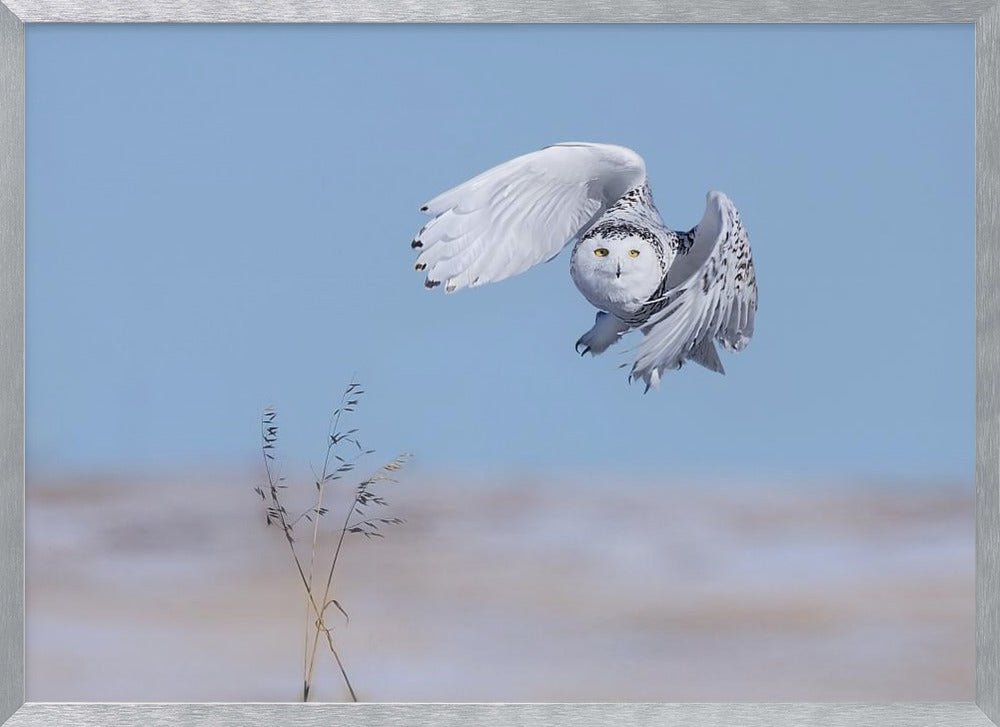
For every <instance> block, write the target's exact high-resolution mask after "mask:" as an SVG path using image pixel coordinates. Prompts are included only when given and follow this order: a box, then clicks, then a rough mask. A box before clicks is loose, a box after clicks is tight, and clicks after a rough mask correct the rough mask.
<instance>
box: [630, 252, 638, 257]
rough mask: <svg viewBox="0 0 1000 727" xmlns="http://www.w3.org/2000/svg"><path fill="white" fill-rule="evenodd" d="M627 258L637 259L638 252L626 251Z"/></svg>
mask: <svg viewBox="0 0 1000 727" xmlns="http://www.w3.org/2000/svg"><path fill="white" fill-rule="evenodd" d="M628 256H629V257H639V251H638V250H629V251H628Z"/></svg>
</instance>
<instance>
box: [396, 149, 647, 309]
mask: <svg viewBox="0 0 1000 727" xmlns="http://www.w3.org/2000/svg"><path fill="white" fill-rule="evenodd" d="M645 178H646V165H645V164H644V163H643V161H642V157H640V156H639V155H638V154H636V153H635V152H634V151H632V150H631V149H626V148H625V147H621V146H614V145H611V144H583V143H565V144H555V145H553V146H549V147H546V148H544V149H542V150H540V151H536V152H533V153H531V154H525V155H524V156H520V157H517V158H516V159H512V160H511V161H509V162H505V163H503V164H501V165H499V166H496V167H494V168H493V169H490V170H488V171H486V172H483V173H482V174H480V175H479V176H477V177H474V178H473V179H470V180H469V181H467V182H465V183H463V184H460V185H459V186H457V187H455V188H453V189H450V190H448V191H447V192H444V193H443V194H440V195H438V196H437V197H435V198H434V199H432V200H430V201H429V202H427V203H426V204H425V205H424V206H423V207H422V208H421V210H422V211H424V212H426V213H427V214H430V215H433V216H434V219H432V220H431V221H430V222H428V223H427V225H426V226H425V227H424V229H423V230H421V232H420V234H419V235H418V236H417V239H416V240H415V241H414V246H416V247H421V248H422V252H421V254H420V256H419V257H418V258H417V262H416V265H417V269H418V270H426V271H427V281H428V285H434V284H436V283H444V286H445V290H446V291H447V292H452V291H455V290H459V289H461V288H465V287H470V286H476V285H482V284H483V283H492V282H496V281H498V280H503V279H505V278H509V277H512V276H514V275H517V274H519V273H522V272H524V271H525V270H527V269H528V268H530V267H532V266H534V265H537V264H538V263H542V262H545V261H546V260H550V259H552V258H553V257H555V256H556V255H558V254H559V251H560V250H562V249H563V247H564V246H565V245H566V244H567V243H569V242H571V241H573V240H574V239H576V238H577V237H578V236H579V235H580V234H582V233H583V232H585V231H586V230H587V229H588V228H589V227H590V226H591V225H592V224H593V223H594V221H595V220H596V219H597V218H598V217H599V216H600V215H601V214H602V213H603V212H604V211H605V210H606V209H607V208H608V207H609V206H610V205H612V204H614V202H615V201H617V200H618V199H619V198H620V197H621V196H622V195H623V194H624V193H625V192H626V191H627V190H629V189H631V188H632V187H635V186H636V185H638V184H641V183H642V182H643V181H645Z"/></svg>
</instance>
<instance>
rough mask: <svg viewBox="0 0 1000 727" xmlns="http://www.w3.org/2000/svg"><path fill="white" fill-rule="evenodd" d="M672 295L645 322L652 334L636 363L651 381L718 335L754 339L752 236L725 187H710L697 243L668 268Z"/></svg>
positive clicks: (734, 340)
mask: <svg viewBox="0 0 1000 727" xmlns="http://www.w3.org/2000/svg"><path fill="white" fill-rule="evenodd" d="M666 295H667V300H668V303H667V305H666V307H665V308H664V309H663V310H661V311H659V312H658V313H656V314H654V315H653V316H651V317H650V319H649V321H647V322H646V324H645V325H643V331H644V332H645V333H646V336H645V337H644V338H643V340H642V342H641V343H640V344H639V347H638V351H637V354H636V360H635V364H634V365H633V367H632V375H633V376H635V377H641V378H642V379H644V380H645V382H646V385H647V387H648V386H653V387H655V386H656V385H657V384H658V383H659V379H660V376H661V375H662V372H663V371H665V370H668V369H676V368H679V367H680V365H681V363H683V361H684V359H686V358H688V357H690V356H691V353H692V351H694V350H695V348H696V347H701V346H704V345H711V341H712V339H715V340H717V341H718V342H719V343H721V344H722V346H723V347H724V348H726V349H733V350H736V351H739V350H742V349H743V348H744V347H745V346H746V345H747V343H748V342H749V341H750V338H751V336H752V335H753V328H754V315H755V313H756V311H757V281H756V277H755V273H754V268H753V262H752V260H751V258H750V241H749V239H748V237H747V234H746V231H745V230H744V228H743V224H742V222H741V221H740V217H739V212H738V211H737V210H736V206H735V205H734V204H733V203H732V201H730V199H729V198H728V197H727V196H726V195H724V194H722V193H721V192H709V194H708V198H707V204H706V207H705V215H704V217H702V220H701V223H700V224H699V225H698V228H697V231H696V233H695V240H694V244H693V245H692V247H691V249H690V250H689V251H688V253H687V254H686V255H678V256H677V258H675V260H674V262H673V264H672V265H671V267H670V269H669V270H668V271H667V280H666Z"/></svg>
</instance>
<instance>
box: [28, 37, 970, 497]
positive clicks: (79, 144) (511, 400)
mask: <svg viewBox="0 0 1000 727" xmlns="http://www.w3.org/2000/svg"><path fill="white" fill-rule="evenodd" d="M26 42H27V77H28V87H27V143H28V168H27V246H28V248H27V372H28V377H27V450H28V451H27V454H28V465H29V469H30V470H31V471H34V472H38V471H42V470H74V471H103V470H130V469H135V468H171V467H187V466H196V465H204V464H212V465H223V466H225V465H232V464H242V463H246V462H253V461H256V460H255V458H256V457H257V456H258V450H257V444H258V440H257V437H258V417H259V414H260V410H261V409H262V408H263V407H264V406H265V405H268V404H273V405H275V406H277V407H278V409H279V412H280V416H281V418H282V422H283V425H284V430H283V431H284V445H285V451H286V454H287V455H288V457H289V459H290V461H292V462H299V463H301V464H304V463H305V462H306V461H308V460H309V459H312V460H316V459H318V458H319V455H320V450H321V448H322V446H323V438H324V434H325V428H326V422H327V417H328V413H329V411H330V410H331V409H332V408H333V406H335V404H336V401H337V398H338V396H339V392H340V390H341V389H342V388H343V386H344V385H345V384H346V382H347V381H348V380H349V378H350V377H351V375H352V373H353V372H357V376H358V377H359V379H360V380H361V381H362V382H363V384H364V385H365V388H366V389H367V391H368V394H367V397H366V401H365V402H364V405H363V407H362V410H361V412H360V413H359V416H358V419H357V424H358V425H359V426H361V427H362V430H363V433H364V434H365V435H366V437H365V439H366V443H368V444H370V445H372V446H374V447H376V448H377V449H379V451H381V452H384V453H386V454H389V453H391V452H394V451H396V450H408V451H411V452H414V453H416V454H417V455H418V457H419V462H420V465H421V466H422V467H423V468H424V469H425V470H428V471H452V470H458V471H483V472H496V471H504V470H518V471H530V470H540V471H559V472H581V471H590V470H596V471H629V472H637V473H656V472H667V473H701V474H708V475H713V474H718V473H734V474H735V473H747V472H749V473H753V474H754V475H762V474H763V475H771V474H782V475H785V474H787V475H798V474H815V475H872V476H880V475H895V476H904V477H913V476H924V475H928V476H949V477H958V478H963V479H970V478H971V477H972V474H973V471H974V434H973V433H974V345H975V333H974V198H973V195H974V169H973V162H974V156H973V155H974V146H973V143H974V138H973V133H974V125H973V124H974V119H973V113H974V95H973V93H974V89H973V82H974V77H973V63H974V45H973V44H974V35H973V29H972V26H934V25H929V26H919V27H918V26H864V27H852V26H833V27H810V26H805V27H803V26H789V27H771V26H721V27H696V26H649V27H636V26H614V27H599V26H565V27H533V26H501V27H497V26H492V27H490V26H447V27H432V26H408V27H386V26H364V27H354V26H298V27H296V26H277V27H262V26H229V27H218V26H187V27H178V26H89V27H88V26H60V25H51V26H49V25H31V26H29V27H28V28H27V38H26ZM558 141H606V142H613V143H620V144H624V145H627V146H630V147H632V148H634V149H636V150H637V151H639V152H640V153H641V154H642V155H643V156H644V158H645V160H646V164H647V168H648V170H649V174H650V179H651V182H652V185H653V193H654V196H655V198H656V201H657V205H658V207H659V209H660V211H661V213H662V214H663V216H664V218H665V220H666V222H667V223H668V224H672V225H675V226H677V227H683V228H685V229H687V228H688V227H690V226H691V225H693V224H695V223H696V222H697V221H698V220H699V219H700V217H701V214H702V211H703V206H704V195H705V192H706V191H707V190H709V189H720V190H722V191H724V192H726V193H727V194H728V195H729V196H730V197H731V198H732V199H733V200H734V201H735V202H736V204H737V205H738V207H739V208H740V211H741V214H742V216H743V219H744V222H745V224H746V226H747V228H748V230H749V232H750V236H751V242H752V244H753V251H754V257H755V260H756V264H757V271H758V281H759V286H760V309H759V312H758V318H757V331H756V335H755V338H754V340H753V342H752V344H751V345H750V347H749V348H748V349H747V350H746V351H745V352H744V353H742V354H739V355H736V356H733V355H724V364H725V366H726V368H727V371H728V374H727V376H725V377H720V376H717V375H715V374H711V373H709V372H707V371H704V370H702V369H700V368H698V367H695V366H689V367H686V368H685V369H683V370H682V371H680V372H677V373H673V374H671V375H669V376H667V377H666V379H665V381H664V383H663V385H662V388H661V389H660V390H659V391H658V392H655V393H651V394H649V395H647V396H643V395H642V389H641V387H638V386H636V387H632V388H629V386H628V385H627V384H626V381H625V375H624V372H622V371H619V370H618V369H617V365H618V364H620V363H622V362H624V361H625V359H624V358H623V357H622V355H621V354H619V353H617V352H615V351H614V350H612V351H611V352H609V353H608V354H605V355H604V356H602V357H599V358H595V359H590V358H588V359H580V358H579V357H578V356H577V355H576V354H575V353H574V351H573V343H574V342H575V341H576V339H577V338H578V337H579V335H580V334H581V333H583V332H584V331H585V330H587V329H588V328H589V326H590V325H591V323H592V321H593V309H592V308H591V307H590V306H589V305H588V304H587V303H586V301H585V300H584V299H583V298H582V297H581V296H580V295H579V293H577V291H576V290H575V288H574V287H573V284H572V281H571V280H570V277H569V273H568V266H569V262H568V256H563V257H560V258H557V259H556V260H555V261H554V262H552V263H550V264H548V265H544V266H542V267H540V268H538V269H535V270H532V271H530V272H528V273H527V274H525V275H523V276H521V277H519V278H516V279H513V280H510V281H506V282H504V283H501V284H498V285H495V286H488V287H485V288H480V289H477V290H474V291H463V292H461V293H458V294H456V295H453V296H444V295H442V294H441V293H440V291H434V292H433V293H429V292H427V291H425V290H424V289H423V287H422V285H421V278H420V277H419V276H418V275H417V274H416V273H414V272H413V271H412V254H411V251H410V249H409V241H410V239H411V238H412V236H413V234H414V232H415V231H416V230H417V229H418V228H419V227H420V225H421V224H422V222H423V218H422V216H421V215H420V214H419V213H418V212H417V208H418V206H419V205H420V204H421V203H422V202H424V201H425V200H426V199H428V198H430V197H432V196H434V195H435V194H436V193H438V192H440V191H442V190H444V189H446V188H448V187H450V186H452V185H454V184H456V183H458V182H461V181H463V180H464V179H466V178H468V177H470V176H472V175H473V174H475V173H478V172H480V171H482V170H484V169H486V168H487V167H490V166H492V165H494V164H496V163H499V162H501V161H504V160H506V159H508V158H510V157H513V156H516V155H518V154H521V153H524V152H527V151H531V150H534V149H537V148H539V147H541V146H544V145H546V144H549V143H553V142H558ZM621 350H625V348H624V347H622V348H621Z"/></svg>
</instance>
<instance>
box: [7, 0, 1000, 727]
mask: <svg viewBox="0 0 1000 727" xmlns="http://www.w3.org/2000/svg"><path fill="white" fill-rule="evenodd" d="M52 22H60V23H132V22H137V23H153V22H155V23H174V22H182V23H189V22H198V23H236V22H240V23H245V22H255V23H256V22H266V23H331V22H336V23H341V22H380V23H381V22H421V23H427V22H477V23H478V22H573V23H591V22H655V23H678V22H683V23H975V27H976V132H975V133H976V634H975V642H976V658H975V662H976V663H975V674H976V691H975V702H966V703H941V704H938V703H902V704H847V703H837V704H810V703H798V704H777V703H758V704H263V703H261V704H96V703H86V704H80V703H74V704H70V703H67V704H61V703H25V701H24V698H25V667H24V633H25V629H24V625H25V598H24V507H25V494H24V493H25V490H24V481H25V480H24V433H25V428H24V375H25V358H24V333H25V330H24V290H25V289H24V239H25V238H24V234H25V228H24V202H25V196H24V194H25V193H24V182H25V56H24V53H25V44H24V38H25V34H24V26H25V24H26V23H52ZM998 290H1000V0H944V1H943V2H941V1H938V0H888V1H881V0H617V1H615V2H612V1H611V0H584V1H582V2H579V1H571V0H492V2H489V3H486V2H474V0H402V1H400V2H393V0H354V2H351V3H333V2H323V1H322V0H266V1H256V2H247V1H245V0H2V1H0V406H2V409H0V723H2V724H6V725H8V726H9V727H29V726H34V725H65V726H67V727H71V726H73V725H143V726H147V725H150V726H151V725H160V724H163V725H167V724H170V725H173V724H205V725H244V724H268V725H321V724H322V725H326V724H352V725H384V724H399V725H403V724H405V725H421V724H427V725H472V724H483V723H488V724H493V725H542V724H568V723H572V724H574V725H602V726H603V725H608V724H621V723H639V724H646V725H654V724H655V725H720V726H721V725H725V726H726V727H729V726H730V725H767V726H768V727H781V726H783V725H829V726H841V725H842V726H845V727H846V726H848V725H851V726H854V725H891V726H896V727H904V726H905V727H916V726H917V725H936V726H940V727H948V726H951V725H954V726H955V727H958V726H959V725H961V726H962V727H976V726H983V727H986V726H988V725H996V724H1000V479H998V475H1000V472H998V469H1000V441H998V438H1000V416H998V415H1000V294H998Z"/></svg>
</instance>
